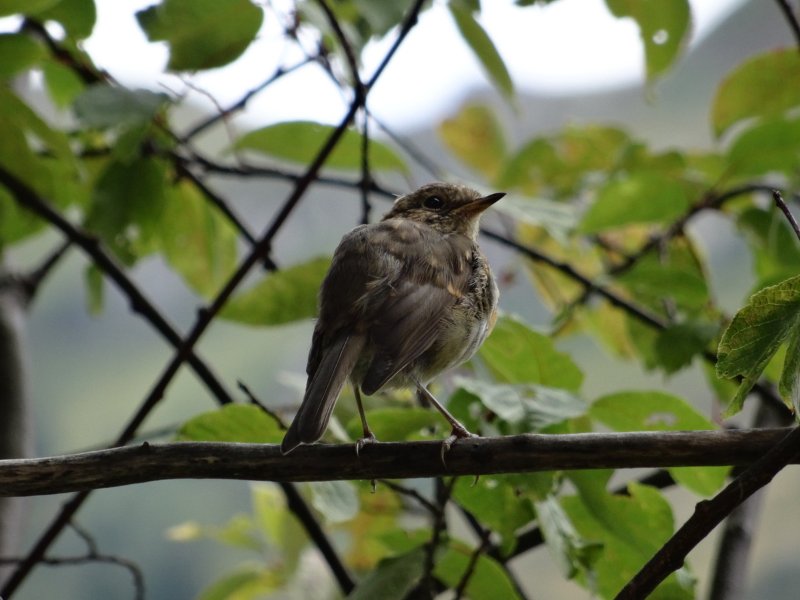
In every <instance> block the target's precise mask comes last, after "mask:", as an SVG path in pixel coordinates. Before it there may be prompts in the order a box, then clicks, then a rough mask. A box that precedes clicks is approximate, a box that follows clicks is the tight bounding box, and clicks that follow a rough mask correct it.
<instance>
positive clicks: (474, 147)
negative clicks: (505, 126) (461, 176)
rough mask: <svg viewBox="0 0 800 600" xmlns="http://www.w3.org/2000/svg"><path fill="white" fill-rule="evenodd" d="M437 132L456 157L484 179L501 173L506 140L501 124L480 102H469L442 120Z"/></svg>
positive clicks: (492, 177) (489, 178) (491, 179)
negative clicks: (455, 113)
mask: <svg viewBox="0 0 800 600" xmlns="http://www.w3.org/2000/svg"><path fill="white" fill-rule="evenodd" d="M439 135H440V136H441V137H442V140H443V141H444V143H445V145H447V147H448V148H449V149H450V151H451V152H452V153H453V154H455V156H456V157H457V158H459V159H460V160H462V161H463V162H464V163H465V164H467V165H469V166H470V167H472V168H473V169H475V170H476V171H477V172H478V173H480V174H481V175H483V176H484V177H485V178H486V179H487V180H489V181H493V180H494V178H495V177H497V175H499V174H500V169H501V168H502V166H503V161H504V160H505V154H506V143H505V140H504V139H503V132H502V129H501V128H500V123H499V122H498V120H497V118H496V117H495V116H494V113H493V112H492V110H491V109H490V108H488V107H486V106H484V105H482V104H468V105H465V106H463V107H462V108H461V110H459V112H458V114H457V115H456V116H454V117H451V118H450V119H445V120H444V121H443V122H442V124H441V125H440V126H439Z"/></svg>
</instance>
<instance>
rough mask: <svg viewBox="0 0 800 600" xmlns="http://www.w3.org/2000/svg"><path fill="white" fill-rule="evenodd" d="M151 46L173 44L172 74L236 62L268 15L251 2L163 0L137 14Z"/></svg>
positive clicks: (170, 46) (170, 47)
mask: <svg viewBox="0 0 800 600" xmlns="http://www.w3.org/2000/svg"><path fill="white" fill-rule="evenodd" d="M136 18H137V20H138V21H139V26H140V27H141V28H142V29H143V30H144V32H145V33H146V34H147V38H148V39H149V40H150V41H151V42H157V41H165V42H167V43H168V44H169V64H168V65H167V66H168V68H169V69H170V70H172V71H194V70H198V69H211V68H214V67H221V66H223V65H226V64H228V63H230V62H233V61H234V60H236V59H237V58H239V56H241V55H242V53H243V52H244V51H245V50H246V49H247V47H248V46H249V45H250V43H251V42H252V41H253V40H254V39H255V37H256V34H257V33H258V30H259V29H260V28H261V22H262V21H263V19H264V11H263V10H262V9H261V8H259V7H257V6H255V5H254V4H253V3H252V2H251V1H250V0H163V2H161V4H157V5H154V6H150V7H149V8H146V9H144V10H141V11H139V12H137V13H136Z"/></svg>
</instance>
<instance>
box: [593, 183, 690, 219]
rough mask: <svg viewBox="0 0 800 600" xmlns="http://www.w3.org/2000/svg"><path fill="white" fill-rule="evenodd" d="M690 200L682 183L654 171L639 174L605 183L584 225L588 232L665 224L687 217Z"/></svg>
mask: <svg viewBox="0 0 800 600" xmlns="http://www.w3.org/2000/svg"><path fill="white" fill-rule="evenodd" d="M688 206H689V198H688V197H687V195H686V192H685V190H684V189H683V187H682V186H681V184H680V183H678V182H677V181H675V180H673V179H669V178H667V177H664V176H663V175H660V174H657V173H654V172H637V173H633V174H631V175H629V176H627V177H625V178H623V179H615V180H611V181H609V182H608V183H607V184H605V185H604V186H603V187H602V188H601V189H600V190H599V191H598V193H597V198H596V199H595V201H594V202H593V203H592V205H591V206H590V207H589V209H588V210H587V211H586V214H585V215H584V216H583V220H582V222H581V230H582V231H583V232H584V233H597V232H600V231H604V230H607V229H616V228H619V227H622V226H625V225H629V224H632V223H663V222H667V221H669V220H671V219H674V218H675V217H677V216H679V215H681V214H683V213H684V212H685V211H686V209H687V208H688Z"/></svg>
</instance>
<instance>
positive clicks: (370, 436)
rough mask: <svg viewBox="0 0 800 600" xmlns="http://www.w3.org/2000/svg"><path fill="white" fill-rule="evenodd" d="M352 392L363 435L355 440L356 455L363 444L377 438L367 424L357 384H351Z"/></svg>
mask: <svg viewBox="0 0 800 600" xmlns="http://www.w3.org/2000/svg"><path fill="white" fill-rule="evenodd" d="M353 392H354V393H355V396H356V406H358V415H359V416H360V417H361V428H362V430H363V432H364V436H363V437H362V438H361V439H360V440H358V441H356V456H358V455H359V454H360V453H361V449H362V448H363V447H364V446H366V445H367V444H372V443H374V442H377V441H378V439H377V438H376V437H375V434H374V433H372V430H371V429H370V428H369V425H368V424H367V415H366V414H365V413H364V405H363V404H362V403H361V392H360V391H359V389H358V385H357V384H353Z"/></svg>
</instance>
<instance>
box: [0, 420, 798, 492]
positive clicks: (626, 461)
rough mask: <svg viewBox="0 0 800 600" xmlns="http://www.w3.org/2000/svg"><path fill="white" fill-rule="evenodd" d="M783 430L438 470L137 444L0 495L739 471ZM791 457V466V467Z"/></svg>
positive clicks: (470, 458) (63, 459)
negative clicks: (141, 486) (232, 482)
mask: <svg viewBox="0 0 800 600" xmlns="http://www.w3.org/2000/svg"><path fill="white" fill-rule="evenodd" d="M787 431H788V430H787V429H785V428H778V429H751V430H735V431H685V432H680V431H673V432H639V433H582V434H572V435H541V434H525V435H515V436H506V437H494V438H476V439H470V440H461V441H459V442H457V443H456V444H454V445H453V447H452V448H451V449H450V451H449V452H448V453H447V455H446V460H447V463H446V464H443V463H442V460H441V442H438V441H426V442H388V443H376V444H370V445H369V446H367V447H365V448H364V449H363V450H362V451H361V454H360V455H359V457H356V455H355V452H354V450H353V446H352V445H350V444H334V445H330V444H318V445H314V446H304V447H301V448H298V449H297V451H296V452H293V453H292V454H290V455H289V456H282V455H281V453H280V450H279V448H278V447H277V446H275V445H269V444H229V443H211V442H191V443H188V442H184V443H170V444H147V443H145V444H142V445H139V446H126V447H123V448H115V449H110V450H97V451H93V452H83V453H80V454H71V455H67V456H53V457H47V458H35V459H19V460H4V461H0V495H2V496H15V495H43V494H55V493H62V492H69V491H80V490H90V489H98V488H106V487H115V486H121V485H130V484H134V483H142V482H146V481H156V480H162V479H212V478H213V479H244V480H260V481H282V482H285V481H331V480H341V479H363V480H370V479H400V478H418V477H437V476H443V475H488V474H493V473H522V472H531V471H551V470H564V469H619V468H642V467H645V468H647V467H649V468H656V467H677V466H701V465H702V466H708V465H743V464H750V463H752V462H754V461H755V460H757V459H759V458H760V457H762V456H763V455H764V454H765V453H766V452H768V451H769V450H770V449H771V448H772V447H774V446H775V445H776V444H777V443H778V442H779V441H780V440H781V439H783V438H784V437H785V436H786V433H787ZM797 458H798V457H795V458H794V459H793V462H796V461H797Z"/></svg>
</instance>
